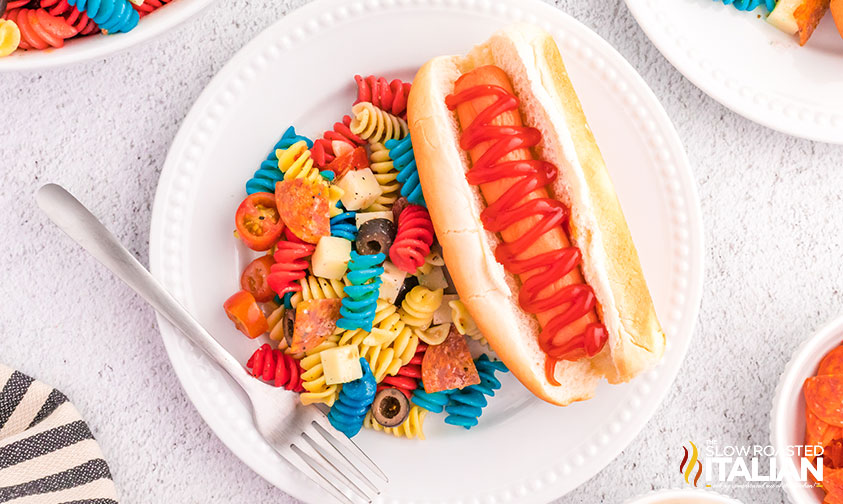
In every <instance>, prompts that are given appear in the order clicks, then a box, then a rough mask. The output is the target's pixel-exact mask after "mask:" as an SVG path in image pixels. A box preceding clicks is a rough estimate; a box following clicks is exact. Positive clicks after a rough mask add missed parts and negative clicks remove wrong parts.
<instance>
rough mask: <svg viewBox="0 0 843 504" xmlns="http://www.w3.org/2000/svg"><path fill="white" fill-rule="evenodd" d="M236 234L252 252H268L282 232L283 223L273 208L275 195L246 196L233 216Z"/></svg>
mask: <svg viewBox="0 0 843 504" xmlns="http://www.w3.org/2000/svg"><path fill="white" fill-rule="evenodd" d="M235 225H236V226H237V234H238V235H239V236H240V239H241V240H243V243H245V244H246V246H247V247H249V248H250V249H252V250H257V251H261V252H262V251H264V250H269V249H270V248H272V246H273V245H274V244H275V242H277V241H278V238H280V237H281V233H283V232H284V222H283V221H282V220H281V216H280V215H278V209H277V208H276V207H275V195H274V194H272V193H268V192H258V193H254V194H250V195H248V196H246V199H244V200H243V202H242V203H240V206H239V207H238V208H237V214H236V215H235Z"/></svg>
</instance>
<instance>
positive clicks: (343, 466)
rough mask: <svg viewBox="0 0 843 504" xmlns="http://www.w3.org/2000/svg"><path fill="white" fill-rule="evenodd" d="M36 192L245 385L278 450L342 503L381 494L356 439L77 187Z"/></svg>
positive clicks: (60, 220)
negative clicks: (154, 263)
mask: <svg viewBox="0 0 843 504" xmlns="http://www.w3.org/2000/svg"><path fill="white" fill-rule="evenodd" d="M35 199H36V201H37V202H38V206H39V207H41V210H43V211H44V213H46V214H47V216H48V217H49V218H50V219H51V220H52V221H53V222H54V223H55V224H56V225H57V226H58V227H59V228H61V229H62V230H63V231H64V232H65V233H67V234H68V236H70V237H71V238H73V239H74V240H75V241H76V242H77V243H78V244H79V245H81V246H82V247H83V248H84V249H85V250H87V251H88V252H89V253H90V254H91V255H93V256H94V257H95V258H96V259H97V260H99V261H100V262H101V263H102V264H104V265H105V266H106V267H107V268H108V269H110V270H111V271H112V272H113V273H114V274H115V275H117V276H118V277H120V278H121V279H122V280H123V281H124V282H126V283H127V284H128V285H129V287H131V288H132V289H134V290H135V292H137V293H138V294H140V296H141V297H143V298H144V299H146V301H147V302H148V303H149V304H150V305H152V307H153V308H155V310H156V311H158V313H160V314H161V315H163V316H164V317H165V318H166V319H167V320H169V321H170V322H171V323H172V324H173V325H174V326H175V327H176V328H178V329H179V330H180V331H181V332H182V333H183V334H184V335H185V336H187V337H188V338H189V339H190V340H191V341H192V342H193V343H194V344H195V345H196V346H197V347H199V348H200V349H202V350H203V351H204V352H205V353H206V354H207V355H208V356H209V357H210V358H211V359H213V360H214V361H216V362H217V364H219V366H220V367H221V368H222V369H223V370H224V371H225V372H227V373H228V374H229V375H230V376H231V377H232V378H233V379H234V381H235V382H236V383H237V384H238V385H240V387H241V388H242V389H243V390H244V391H245V392H246V394H247V395H248V396H249V399H250V401H251V403H252V417H253V419H254V422H255V426H256V427H257V429H258V431H259V432H260V433H261V435H263V437H264V439H266V441H267V442H268V443H269V444H270V445H271V446H272V448H274V449H275V451H277V452H278V453H279V454H280V455H281V457H283V458H284V459H285V460H287V462H289V463H290V464H292V465H293V466H294V467H296V468H297V469H299V470H300V471H301V472H303V473H304V474H305V475H306V476H308V477H309V478H310V479H311V480H313V481H314V482H315V483H316V484H318V485H319V486H320V487H321V488H322V489H323V490H325V491H326V492H328V493H329V494H331V495H332V496H333V497H334V498H336V499H337V500H339V501H341V502H346V503H350V504H354V502H355V501H354V500H352V497H353V498H355V499H359V498H361V497H362V498H363V499H365V500H366V502H372V499H373V498H374V496H375V495H377V494H380V488H379V486H378V485H376V482H373V478H370V477H367V476H366V475H365V474H364V473H363V471H361V469H360V468H359V467H358V466H359V465H361V463H362V466H365V468H367V469H368V470H369V472H370V474H374V475H375V476H376V477H377V478H379V479H380V480H381V481H382V483H381V484H383V483H386V482H387V481H388V479H387V477H386V475H385V474H384V473H383V471H381V469H380V468H379V467H378V466H377V465H376V464H375V463H374V462H373V461H372V460H371V459H370V458H369V457H368V456H367V455H366V454H365V453H363V451H362V450H361V449H360V448H358V447H357V445H356V444H354V443H353V442H352V441H351V440H350V439H348V438H347V437H346V436H345V435H344V434H343V433H341V432H339V431H337V430H336V429H334V428H333V427H332V426H331V424H330V422H328V419H327V417H326V416H325V414H324V413H322V412H321V411H320V410H318V409H317V408H315V407H306V406H302V405H300V404H299V402H298V398H297V395H296V394H295V393H293V392H290V391H287V390H284V389H282V388H276V387H273V386H271V385H268V384H266V383H263V382H261V381H260V380H256V379H255V378H253V377H251V376H250V375H249V374H248V372H247V371H246V369H245V368H244V367H243V366H242V365H241V364H240V363H239V362H237V360H236V359H235V358H234V357H233V356H232V355H231V354H230V353H228V352H227V351H226V350H225V349H224V348H223V347H222V345H220V344H219V343H218V342H217V341H216V340H215V339H214V338H213V337H212V336H211V335H210V334H209V333H208V331H206V330H205V329H204V328H203V327H202V326H201V325H200V324H199V322H197V321H196V319H194V318H193V316H191V315H190V313H188V312H187V310H185V309H184V307H182V306H181V304H179V302H178V301H176V299H175V298H174V297H173V296H172V295H170V293H169V292H167V291H166V290H165V289H164V287H163V286H162V285H161V284H160V283H158V281H157V280H155V278H154V277H153V276H152V275H151V274H150V273H149V271H147V270H146V268H144V267H143V265H142V264H141V263H140V262H138V260H137V259H135V256H133V255H132V254H131V253H130V252H129V251H128V250H127V249H126V248H125V247H124V246H123V245H122V244H121V243H120V242H119V241H118V240H117V238H115V237H114V235H113V234H111V233H110V232H109V231H108V229H106V228H105V226H103V224H102V223H101V222H100V221H99V220H98V219H97V218H96V217H95V216H94V215H93V214H92V213H91V212H90V211H88V209H87V208H85V206H84V205H82V203H80V202H79V201H78V200H77V199H76V198H74V197H73V195H72V194H70V193H69V192H67V191H66V190H65V189H64V188H63V187H61V186H59V185H56V184H47V185H44V186H42V187H41V188H40V189H39V190H38V192H37V193H36V195H35ZM355 460H356V463H355ZM355 480H356V481H357V482H362V485H358V484H357V483H356V482H355ZM361 486H363V487H365V489H364V488H361Z"/></svg>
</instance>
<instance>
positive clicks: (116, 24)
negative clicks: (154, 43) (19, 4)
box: [33, 0, 140, 33]
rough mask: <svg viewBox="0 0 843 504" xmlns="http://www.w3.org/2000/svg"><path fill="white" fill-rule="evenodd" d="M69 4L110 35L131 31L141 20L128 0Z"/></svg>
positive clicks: (74, 0) (76, 0)
mask: <svg viewBox="0 0 843 504" xmlns="http://www.w3.org/2000/svg"><path fill="white" fill-rule="evenodd" d="M67 3H68V4H69V5H71V6H73V7H76V8H77V9H79V11H81V12H84V13H85V14H87V15H88V17H89V18H91V19H93V20H94V22H95V23H97V25H99V27H100V29H102V30H104V31H106V32H108V33H125V32H128V31H131V30H133V29H134V28H135V26H137V25H138V20H139V19H140V17H139V16H138V12H137V11H136V10H135V9H134V8H133V7H132V5H131V4H130V3H129V2H128V0H67ZM33 12H34V11H33Z"/></svg>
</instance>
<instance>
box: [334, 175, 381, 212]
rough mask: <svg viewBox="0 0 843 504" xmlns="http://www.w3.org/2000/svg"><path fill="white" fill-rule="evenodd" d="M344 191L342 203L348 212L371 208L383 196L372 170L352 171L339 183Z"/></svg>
mask: <svg viewBox="0 0 843 504" xmlns="http://www.w3.org/2000/svg"><path fill="white" fill-rule="evenodd" d="M337 186H338V187H339V188H340V189H342V190H343V195H342V198H340V201H342V204H343V206H344V207H345V208H346V210H360V209H361V208H367V207H369V206H371V205H372V204H373V203H374V202H375V201H376V200H377V199H378V197H379V196H380V195H381V192H382V191H381V186H380V184H378V181H377V179H376V178H375V174H374V173H372V170H371V169H370V168H363V169H362V170H351V171H349V172H348V173H346V174H345V175H344V176H343V178H341V179H340V180H339V182H337Z"/></svg>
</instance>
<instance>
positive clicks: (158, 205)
mask: <svg viewBox="0 0 843 504" xmlns="http://www.w3.org/2000/svg"><path fill="white" fill-rule="evenodd" d="M363 4H364V2H355V3H352V4H351V5H352V6H354V5H360V6H362V5H363ZM528 4H529V5H531V6H532V7H529V8H531V9H533V10H536V11H542V10H544V12H551V11H552V12H553V16H557V17H558V19H562V20H564V22H560V23H555V26H554V27H551V25H550V23H548V22H547V21H539V20H538V18H536V17H535V16H533V18H534V19H535V20H536V21H535V22H536V24H539V25H540V26H542V27H543V28H546V29H548V30H549V31H559V30H562V28H563V27H564V30H565V31H573V32H575V33H576V36H578V37H585V38H586V39H588V40H587V42H588V43H587V44H586V45H587V46H593V47H597V48H599V49H600V50H601V51H604V52H605V54H607V55H609V57H610V58H611V60H612V68H613V69H616V70H617V71H618V73H620V74H621V75H622V77H623V78H624V79H625V80H626V81H627V82H629V83H631V85H632V87H633V89H634V90H635V92H636V95H634V97H635V98H636V99H638V98H641V99H642V100H644V101H647V102H648V103H647V105H648V106H649V107H644V106H642V105H639V107H638V109H639V114H641V112H640V110H644V112H643V113H644V115H646V114H649V113H652V114H653V117H652V121H651V122H652V123H653V124H654V125H655V124H658V126H653V128H656V129H657V131H658V132H659V133H661V135H659V138H662V136H663V138H662V141H663V142H664V143H665V144H666V145H667V147H664V149H665V150H664V152H665V153H666V155H667V156H669V157H670V156H671V155H673V160H672V164H671V167H672V168H671V169H673V170H674V173H673V174H672V175H671V176H672V177H673V178H674V179H680V181H681V182H683V184H679V183H678V182H677V184H676V185H677V187H678V189H675V191H676V193H677V194H681V201H680V203H681V204H684V205H686V206H687V207H686V208H685V209H684V210H683V211H684V212H686V218H687V220H686V222H685V224H684V228H683V229H685V230H686V235H687V236H686V237H685V240H686V241H687V243H688V244H689V246H687V247H685V249H686V250H685V255H686V256H688V257H689V258H690V259H688V262H689V263H693V264H691V265H690V266H688V265H687V264H686V266H688V267H687V271H686V272H685V273H686V274H687V276H688V278H686V279H685V280H686V286H685V287H683V288H682V289H681V294H680V295H681V296H682V300H683V301H682V303H681V304H682V310H678V309H677V310H675V311H676V312H678V313H680V316H682V318H681V320H678V321H677V323H676V324H675V325H676V327H675V331H671V333H672V334H682V335H684V340H683V339H680V341H679V343H673V345H674V346H675V345H677V344H678V345H680V346H679V347H676V352H677V356H678V357H680V358H679V359H678V360H677V362H672V363H670V364H671V365H670V367H669V369H668V373H669V377H670V380H669V382H668V383H667V385H665V386H662V387H661V388H660V389H659V390H658V391H655V392H654V391H652V388H653V387H652V386H651V385H652V384H653V383H655V382H657V381H664V380H658V379H657V378H658V377H659V373H660V372H661V370H662V369H663V368H664V361H663V362H662V364H660V365H659V366H658V367H657V368H656V369H655V370H652V371H650V372H648V373H646V374H645V376H642V377H639V378H638V379H636V380H635V381H634V383H638V384H639V385H636V387H637V388H636V389H635V391H634V393H633V394H631V395H633V396H636V397H637V395H638V389H642V390H646V392H644V394H645V395H647V401H646V404H643V405H642V404H641V401H640V399H636V400H638V405H637V406H635V409H636V410H641V409H646V411H645V414H644V415H640V414H639V415H638V417H635V418H632V419H631V420H629V421H628V422H627V424H626V425H625V427H630V428H625V429H622V430H621V431H620V432H619V433H615V434H614V439H612V440H617V441H618V442H617V443H616V444H613V445H607V444H603V443H601V446H600V454H599V455H596V454H591V449H595V448H597V446H596V443H595V444H592V445H590V446H589V447H587V448H586V447H583V449H582V450H580V449H579V448H578V449H577V450H576V451H577V452H582V454H583V455H580V454H579V453H578V454H577V457H575V458H576V459H577V460H575V461H574V462H573V463H572V464H567V463H566V464H564V466H565V470H563V466H561V465H560V466H559V467H558V468H554V470H551V471H549V473H552V478H547V477H546V478H544V479H543V480H540V479H539V476H538V475H537V476H536V477H535V478H534V481H537V482H540V483H541V485H540V488H541V489H540V490H534V491H533V493H532V494H531V495H532V497H531V498H532V499H537V501H538V499H542V498H545V497H548V496H550V498H557V497H560V496H561V495H564V494H565V493H567V492H569V491H571V490H573V489H574V488H576V487H577V486H579V485H580V484H582V483H583V482H585V481H586V480H587V479H589V478H591V477H593V476H594V475H595V474H596V473H598V472H599V471H600V470H602V469H603V468H604V467H605V466H606V465H607V464H608V463H610V462H611V461H612V460H614V459H615V458H616V457H617V455H618V454H619V453H620V452H621V451H622V450H623V449H624V448H625V447H626V446H627V445H628V444H629V443H630V442H631V441H632V440H633V439H634V438H635V437H636V436H637V434H638V433H639V432H640V431H641V429H643V428H644V426H645V425H646V424H647V423H648V422H649V420H651V419H652V417H653V416H654V415H655V413H656V410H657V409H658V407H659V406H660V405H661V403H662V401H663V399H664V397H665V395H666V394H667V392H668V391H669V390H670V388H671V386H672V383H673V381H674V379H675V377H676V375H677V374H678V371H679V368H680V367H681V365H682V363H683V362H684V357H685V355H686V353H687V349H688V346H689V345H690V341H691V338H693V335H694V329H695V327H696V322H697V318H698V314H699V307H700V300H701V297H702V288H703V277H704V237H703V229H704V228H703V225H702V217H701V214H702V212H701V208H700V200H699V196H698V194H697V184H696V180H695V179H694V177H693V172H692V170H691V166H690V162H689V161H688V158H687V154H686V152H685V150H684V146H683V145H682V142H681V140H680V138H679V135H678V133H677V132H676V129H675V127H674V126H673V124H672V122H671V121H670V119H669V117H668V116H667V113H666V111H665V110H664V108H663V107H662V106H661V104H660V103H659V101H658V99H657V98H656V97H655V94H654V93H653V91H652V90H651V89H650V88H649V86H647V84H646V82H645V81H644V80H643V78H642V77H641V76H640V74H638V73H637V72H636V71H635V69H634V68H633V67H632V66H631V65H630V63H629V62H628V61H626V60H625V59H624V58H623V56H621V55H620V53H618V51H617V50H615V49H614V48H613V47H612V46H611V45H610V44H609V43H608V42H606V41H605V40H604V39H602V38H601V37H600V36H599V35H597V34H596V33H595V32H594V31H592V30H591V29H589V28H588V27H586V26H585V25H583V24H582V23H580V22H579V21H577V20H576V19H574V18H573V17H571V16H570V15H568V14H567V13H565V12H564V11H561V10H559V9H557V8H555V7H553V6H550V5H547V4H544V3H542V2H540V1H539V0H530V2H525V1H523V0H449V1H448V2H447V3H444V2H443V0H368V1H366V2H365V5H366V8H371V7H372V6H382V7H384V8H392V9H402V8H405V7H409V8H431V7H432V8H438V9H443V8H446V9H455V15H459V12H461V11H460V10H459V9H460V8H462V9H463V10H473V9H477V8H478V6H480V7H485V8H486V9H487V10H488V11H489V13H490V14H491V13H493V12H495V13H496V12H498V11H499V10H500V9H501V8H503V9H504V12H506V11H507V9H513V12H515V11H517V12H522V10H523V8H524V7H525V5H528ZM346 5H349V4H348V3H347V2H341V1H340V0H317V1H314V2H312V3H309V4H307V5H305V6H303V7H300V8H299V9H297V10H295V11H292V12H290V13H289V14H287V15H286V16H283V17H282V18H280V19H279V20H278V21H276V22H275V23H273V24H272V25H270V26H269V27H267V28H266V29H265V30H264V31H263V32H261V33H260V34H258V35H257V36H256V37H255V38H253V39H252V40H251V41H250V42H248V43H247V44H246V45H244V46H243V48H241V49H240V51H238V52H237V53H236V54H235V55H234V56H233V57H232V58H231V59H230V60H229V61H228V62H227V63H226V64H225V66H223V68H222V69H221V70H220V71H219V72H218V73H217V75H216V76H215V77H214V78H213V79H212V80H211V81H210V82H209V83H208V85H207V86H206V88H205V89H204V90H203V91H202V93H201V94H200V96H199V98H198V99H197V100H196V102H195V103H194V105H193V106H192V107H191V109H190V112H189V113H188V115H187V116H186V118H185V120H184V121H183V123H182V125H181V126H180V128H179V132H178V133H177V135H176V137H175V140H174V141H173V144H172V145H171V147H170V149H169V152H168V154H167V158H166V160H165V164H164V168H163V169H162V172H161V177H160V180H159V184H158V188H157V189H156V195H155V203H154V206H153V213H152V223H151V233H150V265H151V270H152V272H153V275H154V276H155V277H156V278H158V279H159V280H160V281H162V283H164V284H165V285H168V284H170V283H171V277H172V275H168V274H167V272H165V270H164V266H165V257H164V255H165V254H164V248H165V246H166V240H165V238H166V236H167V230H166V229H165V220H166V212H167V211H168V210H171V209H170V208H169V207H170V203H169V202H167V201H165V197H166V196H165V194H166V193H168V192H169V191H171V187H170V186H171V185H172V183H173V180H174V179H175V177H176V170H178V169H179V168H178V166H179V165H177V164H176V163H177V161H178V160H179V159H180V158H182V154H183V153H184V152H186V150H187V148H188V147H189V140H190V138H191V137H192V135H195V134H197V131H200V130H201V129H202V127H203V126H202V124H200V122H201V121H202V120H203V119H205V117H206V115H207V111H208V110H209V109H210V108H212V105H213V100H214V98H215V97H216V96H217V95H218V94H219V93H221V92H222V91H223V88H224V86H225V85H231V82H237V81H238V80H239V82H240V85H242V77H236V75H237V73H242V72H243V71H246V70H250V67H249V66H248V64H247V61H249V58H251V59H252V60H257V59H260V57H261V56H263V54H262V53H261V50H262V49H261V48H262V47H263V46H269V45H270V44H264V43H265V42H268V41H270V40H274V38H273V32H274V31H280V29H279V28H276V27H277V26H278V25H280V24H282V23H292V21H288V19H291V18H292V19H294V20H295V21H303V20H307V18H306V17H305V16H307V15H310V14H311V13H312V14H314V18H315V19H316V18H318V19H321V18H322V17H323V16H319V14H323V13H324V12H325V11H326V10H327V9H328V8H330V7H332V6H333V7H338V8H339V7H340V6H346ZM353 10H354V8H353V7H352V8H351V9H350V11H353ZM382 12H383V11H381V13H382ZM323 15H324V14H323ZM498 19H500V18H498ZM528 20H529V18H528ZM316 25H317V26H315V27H314V25H312V24H309V23H298V26H302V27H303V28H302V30H301V31H300V32H297V33H292V34H291V35H292V36H291V37H290V36H286V35H285V39H286V40H287V41H288V42H291V41H292V39H293V38H306V35H307V34H308V33H309V31H310V30H313V31H314V32H318V31H319V29H318V21H316ZM577 40H579V39H577ZM557 43H559V39H558V38H557ZM276 44H277V43H276ZM560 45H561V44H560ZM264 49H265V48H264ZM276 50H278V46H277V45H276ZM588 50H589V51H590V49H588ZM604 63H605V62H604ZM612 71H614V70H612ZM232 77H234V78H233V79H232ZM197 128H198V129H197ZM189 131H190V133H188V132H189ZM648 147H649V146H648ZM668 149H669V151H668ZM654 155H655V153H654ZM665 164H667V163H665ZM181 170H182V171H184V170H185V168H184V166H183V165H182V166H181ZM663 171H665V170H663ZM659 175H660V179H662V180H663V181H665V182H666V183H667V182H670V181H671V179H670V178H666V177H665V176H663V175H661V174H659ZM668 195H669V193H668ZM173 251H176V249H175V248H172V250H171V252H173ZM173 253H177V252H173ZM171 288H173V289H174V292H173V294H174V295H175V296H176V298H177V299H181V297H180V295H179V294H180V293H179V292H178V291H179V289H180V287H179V285H178V284H176V285H173V286H171ZM674 291H675V289H673V288H671V292H674ZM158 321H159V326H160V329H161V333H162V339H163V340H164V344H165V348H166V350H167V354H168V357H169V359H170V361H171V363H172V365H173V367H174V370H175V372H176V375H177V376H178V378H179V381H180V383H181V385H182V387H183V388H184V390H185V392H186V394H187V396H188V398H189V399H190V401H191V402H192V403H193V404H194V406H195V407H196V409H197V411H199V413H200V416H202V418H203V419H204V420H205V422H206V423H207V424H208V425H209V427H211V430H213V431H214V433H215V435H216V436H217V437H218V438H220V439H221V440H222V441H223V443H224V444H226V446H227V447H228V448H229V449H230V450H231V451H232V452H233V453H234V454H235V455H236V456H238V458H241V460H243V461H244V462H245V463H246V464H247V465H249V467H251V468H252V469H253V470H254V471H255V472H256V473H258V474H260V475H261V476H263V477H264V478H265V479H269V478H268V477H267V476H266V474H265V473H264V472H263V471H262V470H261V468H260V467H259V466H257V464H255V463H252V462H251V461H250V460H248V459H245V458H244V457H242V456H241V454H238V453H237V451H236V448H235V447H234V446H232V445H231V444H229V443H228V442H227V441H226V439H225V436H224V435H223V433H221V432H220V430H219V429H217V428H215V425H217V424H218V423H219V424H222V422H221V421H219V419H218V418H215V417H214V416H213V414H212V412H210V411H203V410H202V409H200V403H202V402H204V397H202V398H201V400H200V396H201V394H199V393H198V392H197V390H196V388H195V384H193V383H192V378H190V377H189V376H188V375H187V372H186V371H185V369H184V368H183V367H182V366H179V365H178V363H179V361H181V356H179V355H177V351H176V350H177V349H176V345H177V341H178V340H180V339H181V340H182V343H186V342H184V340H183V338H179V337H177V336H175V334H176V331H175V330H174V329H173V328H172V327H171V326H170V324H168V323H167V322H166V321H165V320H164V319H163V317H161V316H158ZM669 344H670V343H669ZM639 417H641V418H639ZM603 437H604V438H608V436H603ZM584 444H585V443H584ZM595 451H597V450H595ZM598 458H599V459H600V461H599V462H598V463H596V467H595V468H594V469H593V470H591V469H589V470H587V471H586V473H587V474H585V475H584V476H583V475H582V474H580V475H579V476H577V477H572V475H571V471H572V470H576V468H573V469H572V468H571V466H572V465H577V466H582V465H588V464H591V463H593V462H591V461H593V460H596V459H598ZM587 459H591V460H587ZM604 459H605V460H604ZM566 471H567V472H566ZM557 473H558V474H557ZM548 480H550V481H551V482H555V483H551V484H549V485H548V484H547V481H548ZM561 480H566V481H574V483H573V484H566V483H565V482H561V483H560V481H561ZM512 486H513V487H518V488H519V490H520V489H523V490H524V492H528V490H527V488H528V486H529V485H526V484H524V482H523V481H514V483H513V484H512ZM551 487H554V488H555V487H558V488H559V489H560V492H561V494H560V493H558V492H556V493H548V488H551ZM281 489H282V490H283V491H285V492H287V493H289V494H290V495H293V496H295V497H297V498H300V499H304V498H305V494H306V493H307V492H305V491H304V490H302V488H300V487H293V486H285V487H284V488H281ZM507 492H509V490H508V489H507ZM516 493H517V494H518V495H519V497H518V498H519V499H521V498H522V497H529V496H528V495H526V494H523V495H522V494H521V492H520V491H518V492H516ZM390 502H398V501H395V500H391V501H390Z"/></svg>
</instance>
